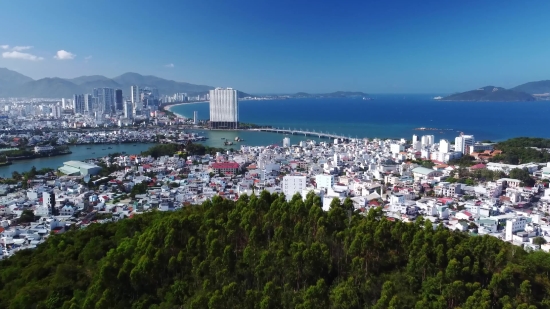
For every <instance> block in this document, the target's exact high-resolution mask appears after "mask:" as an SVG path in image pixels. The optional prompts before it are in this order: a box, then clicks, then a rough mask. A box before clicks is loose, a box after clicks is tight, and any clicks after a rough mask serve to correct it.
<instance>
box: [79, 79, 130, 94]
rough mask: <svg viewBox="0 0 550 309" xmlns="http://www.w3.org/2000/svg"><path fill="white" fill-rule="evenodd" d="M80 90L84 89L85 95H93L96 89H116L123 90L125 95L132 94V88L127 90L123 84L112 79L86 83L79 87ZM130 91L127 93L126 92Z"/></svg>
mask: <svg viewBox="0 0 550 309" xmlns="http://www.w3.org/2000/svg"><path fill="white" fill-rule="evenodd" d="M79 86H80V89H82V92H83V93H92V89H94V88H114V89H122V90H123V93H124V92H127V93H128V94H129V93H130V87H128V88H125V87H124V86H122V85H121V84H119V83H117V82H115V81H114V80H112V79H105V80H95V81H89V82H85V83H82V84H80V85H79ZM126 89H128V90H127V91H125V90H126Z"/></svg>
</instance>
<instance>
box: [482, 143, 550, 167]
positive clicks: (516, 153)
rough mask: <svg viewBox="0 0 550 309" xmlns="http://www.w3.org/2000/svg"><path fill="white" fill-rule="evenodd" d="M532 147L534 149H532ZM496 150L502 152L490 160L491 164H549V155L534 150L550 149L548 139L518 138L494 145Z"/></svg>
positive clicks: (546, 152)
mask: <svg viewBox="0 0 550 309" xmlns="http://www.w3.org/2000/svg"><path fill="white" fill-rule="evenodd" d="M532 147H534V148H532ZM496 148H497V149H499V150H502V151H503V154H501V155H497V156H495V157H493V158H492V159H491V161H493V162H503V163H508V164H522V163H529V162H549V161H550V153H549V152H548V151H544V150H543V151H541V150H539V149H535V148H550V139H546V138H533V137H518V138H512V139H509V140H506V141H503V142H500V143H498V144H496Z"/></svg>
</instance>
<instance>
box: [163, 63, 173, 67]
mask: <svg viewBox="0 0 550 309" xmlns="http://www.w3.org/2000/svg"><path fill="white" fill-rule="evenodd" d="M164 66H165V67H167V68H173V67H174V66H175V65H174V64H173V63H169V64H166V65H164Z"/></svg>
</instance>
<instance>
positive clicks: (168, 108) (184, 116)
mask: <svg viewBox="0 0 550 309" xmlns="http://www.w3.org/2000/svg"><path fill="white" fill-rule="evenodd" d="M208 102H209V101H200V102H189V103H178V104H173V105H168V106H164V107H163V108H162V109H163V110H168V111H170V112H172V113H174V114H176V115H178V116H179V117H183V118H193V115H191V116H186V115H182V114H180V113H176V112H174V111H173V110H172V108H173V107H175V106H179V105H190V104H203V103H208Z"/></svg>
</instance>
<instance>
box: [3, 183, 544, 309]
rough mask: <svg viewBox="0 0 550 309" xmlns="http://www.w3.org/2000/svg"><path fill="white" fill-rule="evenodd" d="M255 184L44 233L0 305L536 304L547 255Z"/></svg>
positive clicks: (9, 272) (14, 265)
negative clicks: (326, 206) (234, 196)
mask: <svg viewBox="0 0 550 309" xmlns="http://www.w3.org/2000/svg"><path fill="white" fill-rule="evenodd" d="M351 209H352V204H351V201H349V200H347V201H346V202H345V203H344V204H343V205H340V203H339V202H338V200H335V201H333V203H332V204H331V209H330V211H328V212H324V211H322V209H321V207H320V199H319V198H318V197H315V196H314V195H311V194H310V195H308V196H307V198H306V199H305V201H303V200H302V199H301V198H300V197H298V196H295V197H294V198H293V199H292V201H290V202H286V200H285V198H284V196H282V195H270V194H269V193H267V192H263V193H262V194H261V195H260V197H256V196H252V197H248V196H246V195H244V196H242V197H241V199H239V201H238V202H232V201H228V200H223V199H221V198H219V197H215V198H214V199H213V200H212V201H209V202H205V203H204V204H203V205H202V206H194V207H187V208H185V209H182V210H180V211H176V212H172V213H161V212H152V213H147V214H144V215H139V216H135V217H134V218H132V219H126V220H122V221H120V222H118V223H108V224H105V225H92V226H90V227H88V228H87V229H85V230H82V231H71V232H68V233H66V234H63V235H58V236H53V237H51V238H50V239H49V240H48V241H47V242H46V243H45V244H42V245H40V246H39V247H38V248H37V249H35V251H23V252H20V253H18V254H16V256H15V257H13V258H11V259H9V260H5V261H2V262H0V289H1V290H0V307H2V308H25V309H27V308H98V309H99V308H304V309H305V308H377V309H378V308H422V309H424V308H459V307H460V308H462V309H484V308H486V309H489V308H528V309H531V308H549V307H550V294H549V293H550V273H549V271H550V255H548V254H546V253H544V252H534V253H527V252H525V251H524V250H523V249H522V248H520V247H515V246H512V245H511V244H508V243H505V242H502V241H500V240H498V239H496V238H494V237H490V236H483V237H469V236H468V235H466V234H463V233H458V232H451V231H449V230H447V229H446V228H443V227H437V228H435V229H434V228H433V227H432V223H430V221H428V220H426V221H424V220H421V219H420V220H417V222H416V223H403V222H400V221H398V222H392V221H389V220H387V219H385V218H384V217H383V216H382V212H381V210H380V209H377V210H372V211H370V212H369V213H368V215H367V216H362V215H359V214H358V213H354V212H352V211H351Z"/></svg>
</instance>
